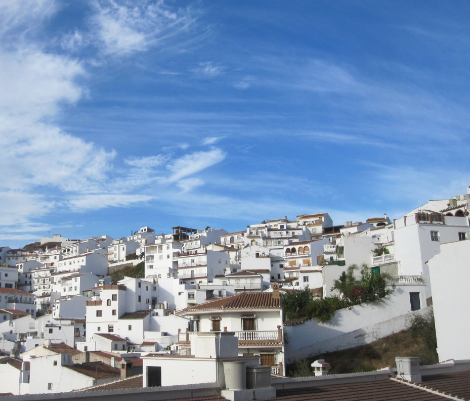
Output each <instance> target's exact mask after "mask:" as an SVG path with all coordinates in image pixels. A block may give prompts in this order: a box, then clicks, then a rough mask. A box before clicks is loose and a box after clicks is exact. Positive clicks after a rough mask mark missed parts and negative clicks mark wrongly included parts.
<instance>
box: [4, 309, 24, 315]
mask: <svg viewBox="0 0 470 401" xmlns="http://www.w3.org/2000/svg"><path fill="white" fill-rule="evenodd" d="M1 312H3V313H9V314H10V315H12V314H15V315H29V313H28V312H24V311H22V310H19V309H0V313H1Z"/></svg>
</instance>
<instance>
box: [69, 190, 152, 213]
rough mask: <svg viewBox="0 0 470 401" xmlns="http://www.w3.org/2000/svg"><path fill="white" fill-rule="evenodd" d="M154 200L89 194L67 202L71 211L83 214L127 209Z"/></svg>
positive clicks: (135, 196) (130, 196) (139, 197)
mask: <svg viewBox="0 0 470 401" xmlns="http://www.w3.org/2000/svg"><path fill="white" fill-rule="evenodd" d="M152 199H154V197H152V196H149V195H135V194H89V195H83V196H76V197H73V198H71V199H69V200H68V201H67V203H68V205H69V207H70V208H71V209H72V210H75V211H80V212H85V211H88V210H99V209H105V208H108V207H129V206H132V205H134V204H136V203H142V202H147V201H150V200H152Z"/></svg>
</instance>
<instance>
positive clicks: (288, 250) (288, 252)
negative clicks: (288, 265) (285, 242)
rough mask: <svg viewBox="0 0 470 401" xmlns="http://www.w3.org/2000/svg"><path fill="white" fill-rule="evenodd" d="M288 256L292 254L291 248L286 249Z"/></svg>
mask: <svg viewBox="0 0 470 401" xmlns="http://www.w3.org/2000/svg"><path fill="white" fill-rule="evenodd" d="M286 256H290V249H289V248H287V249H286Z"/></svg>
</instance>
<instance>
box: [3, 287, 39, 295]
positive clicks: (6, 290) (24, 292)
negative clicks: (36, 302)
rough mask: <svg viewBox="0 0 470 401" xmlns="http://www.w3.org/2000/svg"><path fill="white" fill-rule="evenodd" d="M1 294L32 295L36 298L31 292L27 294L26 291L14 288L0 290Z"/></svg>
mask: <svg viewBox="0 0 470 401" xmlns="http://www.w3.org/2000/svg"><path fill="white" fill-rule="evenodd" d="M0 292H8V293H12V294H24V295H30V296H32V297H34V294H30V293H29V292H26V291H21V290H15V289H14V288H0Z"/></svg>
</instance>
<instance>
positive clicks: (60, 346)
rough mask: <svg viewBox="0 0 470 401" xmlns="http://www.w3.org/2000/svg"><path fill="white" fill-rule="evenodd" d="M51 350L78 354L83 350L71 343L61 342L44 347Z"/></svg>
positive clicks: (57, 352) (59, 352) (58, 352)
mask: <svg viewBox="0 0 470 401" xmlns="http://www.w3.org/2000/svg"><path fill="white" fill-rule="evenodd" d="M44 348H45V349H48V350H49V351H52V352H55V353H56V354H70V355H78V354H81V353H82V352H81V351H79V350H78V349H75V348H73V347H71V346H70V345H67V344H64V343H60V344H51V345H49V346H48V347H44Z"/></svg>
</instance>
